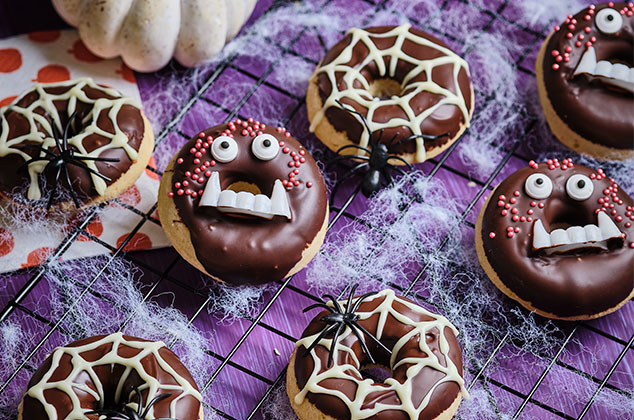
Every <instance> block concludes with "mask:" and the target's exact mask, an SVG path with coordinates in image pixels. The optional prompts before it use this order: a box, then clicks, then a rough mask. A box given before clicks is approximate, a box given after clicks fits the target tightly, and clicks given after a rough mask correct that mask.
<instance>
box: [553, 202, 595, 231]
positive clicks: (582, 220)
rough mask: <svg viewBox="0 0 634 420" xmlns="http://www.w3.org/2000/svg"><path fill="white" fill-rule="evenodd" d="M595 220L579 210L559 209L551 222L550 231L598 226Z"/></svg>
mask: <svg viewBox="0 0 634 420" xmlns="http://www.w3.org/2000/svg"><path fill="white" fill-rule="evenodd" d="M596 223H597V220H596V217H595V218H591V217H588V215H587V213H586V212H584V211H580V209H579V208H570V207H565V208H562V209H559V211H557V212H556V213H554V215H553V216H552V218H551V220H550V231H551V232H552V231H553V230H555V229H564V230H565V229H568V228H569V227H571V226H585V225H588V224H596Z"/></svg>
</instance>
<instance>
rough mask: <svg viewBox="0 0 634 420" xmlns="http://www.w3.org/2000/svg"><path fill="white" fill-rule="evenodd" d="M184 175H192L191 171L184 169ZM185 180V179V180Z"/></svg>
mask: <svg viewBox="0 0 634 420" xmlns="http://www.w3.org/2000/svg"><path fill="white" fill-rule="evenodd" d="M185 176H192V173H191V172H189V171H185ZM185 182H187V181H185ZM185 182H184V183H185ZM184 183H183V184H184Z"/></svg>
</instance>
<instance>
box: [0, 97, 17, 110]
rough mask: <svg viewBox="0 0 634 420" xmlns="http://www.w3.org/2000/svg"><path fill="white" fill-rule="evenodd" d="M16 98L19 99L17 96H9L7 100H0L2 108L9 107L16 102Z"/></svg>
mask: <svg viewBox="0 0 634 420" xmlns="http://www.w3.org/2000/svg"><path fill="white" fill-rule="evenodd" d="M15 98H17V96H16V95H14V96H7V97H6V98H4V99H2V100H0V107H3V106H7V105H9V104H11V102H13V101H14V100H15Z"/></svg>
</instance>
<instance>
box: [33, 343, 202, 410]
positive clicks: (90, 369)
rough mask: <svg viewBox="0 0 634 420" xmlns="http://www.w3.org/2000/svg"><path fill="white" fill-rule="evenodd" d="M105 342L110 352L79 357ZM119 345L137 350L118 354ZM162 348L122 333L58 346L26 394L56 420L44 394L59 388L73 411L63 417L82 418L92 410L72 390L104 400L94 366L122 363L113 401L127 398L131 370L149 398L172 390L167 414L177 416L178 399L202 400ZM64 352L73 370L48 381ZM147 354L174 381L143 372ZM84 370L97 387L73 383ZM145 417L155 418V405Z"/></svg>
mask: <svg viewBox="0 0 634 420" xmlns="http://www.w3.org/2000/svg"><path fill="white" fill-rule="evenodd" d="M108 344H112V348H111V349H110V351H108V352H107V353H106V354H104V355H103V356H102V357H101V358H99V359H97V360H95V361H92V362H88V361H87V360H86V359H84V358H83V357H82V356H81V355H82V353H85V352H89V351H92V350H95V349H96V348H98V347H100V346H104V345H108ZM122 346H126V347H130V348H132V349H136V350H139V352H138V353H137V354H135V355H134V356H132V357H129V358H127V357H123V356H121V355H119V354H118V351H119V349H120V348H121V347H122ZM161 348H165V344H163V342H161V341H156V342H151V341H133V340H126V338H125V337H124V336H123V334H122V333H115V334H110V335H108V336H106V337H103V338H102V339H100V340H97V341H95V342H93V343H89V344H85V345H83V346H79V347H58V348H56V349H55V350H54V351H53V353H52V354H51V355H50V359H51V368H50V369H49V370H48V371H47V372H46V373H45V374H44V376H43V377H42V379H41V380H40V381H39V382H38V383H37V384H35V385H33V386H32V387H31V388H29V390H28V391H27V392H26V394H25V395H28V396H29V397H31V398H33V399H35V400H37V401H39V402H40V403H41V404H42V406H43V407H44V410H45V412H46V414H47V415H48V418H49V419H51V420H58V419H59V417H58V413H57V409H56V408H55V406H54V405H53V404H51V402H49V401H47V400H46V397H45V396H44V393H45V392H46V391H47V390H50V389H57V390H59V391H62V392H63V393H65V394H66V395H67V396H68V397H69V398H70V401H71V404H72V405H71V407H72V411H71V412H70V413H68V415H67V416H66V417H65V419H83V418H85V417H86V416H85V413H86V412H88V411H91V409H86V408H82V407H81V403H80V400H79V397H78V396H77V393H76V391H75V390H80V391H83V392H85V393H87V394H89V395H91V396H92V397H93V398H94V399H95V400H96V401H104V400H105V396H104V389H103V384H102V382H101V381H100V380H99V378H98V376H97V373H96V372H95V368H96V367H98V366H108V365H109V366H112V367H114V365H119V366H124V367H125V371H124V372H123V375H121V378H120V379H119V382H118V384H117V389H116V393H115V396H114V399H115V401H121V399H122V398H129V396H128V395H122V393H123V386H124V384H125V381H126V379H127V378H128V377H129V376H130V374H131V373H132V372H136V373H137V374H138V375H139V377H140V378H141V381H142V382H143V384H142V385H140V386H139V390H140V391H144V390H147V392H148V394H147V395H148V396H149V398H148V399H151V398H152V396H154V395H157V394H159V390H160V392H169V393H172V395H173V396H176V397H175V398H173V399H172V401H171V402H170V417H172V418H177V415H178V412H177V411H176V409H177V406H178V402H179V401H180V400H182V399H184V398H186V397H187V396H192V397H194V398H195V399H196V400H198V401H202V396H201V395H200V393H199V392H198V390H196V389H195V388H194V386H193V385H192V384H191V383H189V381H188V380H187V379H185V378H184V377H182V376H181V375H179V374H178V373H177V372H176V370H175V369H174V368H173V367H172V366H170V365H169V364H168V363H167V362H166V361H165V360H164V359H163V357H162V356H161V354H160V353H159V350H160V349H161ZM64 355H68V356H70V358H71V360H70V363H71V365H72V371H71V372H70V373H69V374H68V376H67V377H66V378H65V379H63V380H59V381H51V377H52V376H53V374H54V372H55V370H56V369H57V368H58V367H59V363H60V360H61V359H62V356H64ZM150 356H151V357H153V358H154V359H155V360H156V363H157V364H158V366H159V367H160V368H161V369H162V370H163V371H165V372H166V373H167V374H169V375H170V376H171V377H172V378H173V380H174V382H176V384H174V383H160V382H159V381H158V379H157V378H155V377H153V376H152V375H151V374H150V373H148V372H146V371H145V369H144V368H143V365H142V363H141V361H142V360H143V359H144V358H147V357H150ZM83 373H85V374H88V376H89V377H90V379H91V384H92V385H94V386H95V388H96V389H93V388H91V387H89V386H88V385H86V384H82V383H81V382H75V379H76V378H77V377H78V376H80V375H81V374H83ZM128 405H129V406H130V408H132V409H134V410H136V409H138V407H137V404H136V403H129V404H128ZM100 408H102V407H100ZM148 416H149V418H155V415H154V407H151V408H150V411H149V413H148ZM60 420H61V419H60Z"/></svg>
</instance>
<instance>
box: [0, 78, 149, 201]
mask: <svg viewBox="0 0 634 420" xmlns="http://www.w3.org/2000/svg"><path fill="white" fill-rule="evenodd" d="M0 122H1V125H0V196H2V197H9V198H12V199H14V200H16V201H18V202H20V203H27V204H31V203H33V204H34V205H35V204H37V203H40V200H41V202H42V203H46V205H47V207H49V208H50V207H51V206H52V205H53V204H55V205H56V206H60V207H69V206H70V205H73V204H74V205H75V206H76V207H80V206H83V205H87V204H94V203H98V202H101V201H106V200H109V199H110V198H113V197H115V196H117V195H118V194H120V193H122V192H123V191H125V190H126V189H128V188H129V187H130V186H131V185H132V184H134V182H135V181H136V179H137V178H138V177H139V176H140V175H141V173H142V172H143V170H144V169H145V167H146V165H147V163H148V162H149V160H150V157H151V154H152V149H153V147H154V135H153V134H152V128H151V126H150V123H149V121H147V119H146V118H145V117H144V115H143V113H142V112H141V110H140V107H139V105H138V104H136V101H134V100H133V99H132V98H128V97H125V96H122V95H121V94H120V93H119V92H117V91H116V90H114V89H110V88H107V87H105V86H101V85H98V84H96V83H95V82H94V81H93V80H92V79H89V78H85V79H77V80H71V81H67V82H61V83H51V84H36V85H35V86H33V87H32V88H31V89H29V90H28V91H26V92H24V93H23V94H22V95H20V96H19V97H18V98H17V99H16V100H15V101H14V102H13V103H12V104H11V105H9V106H7V107H4V108H0ZM23 186H25V187H28V188H24V191H22V190H21V188H22V187H23Z"/></svg>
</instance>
